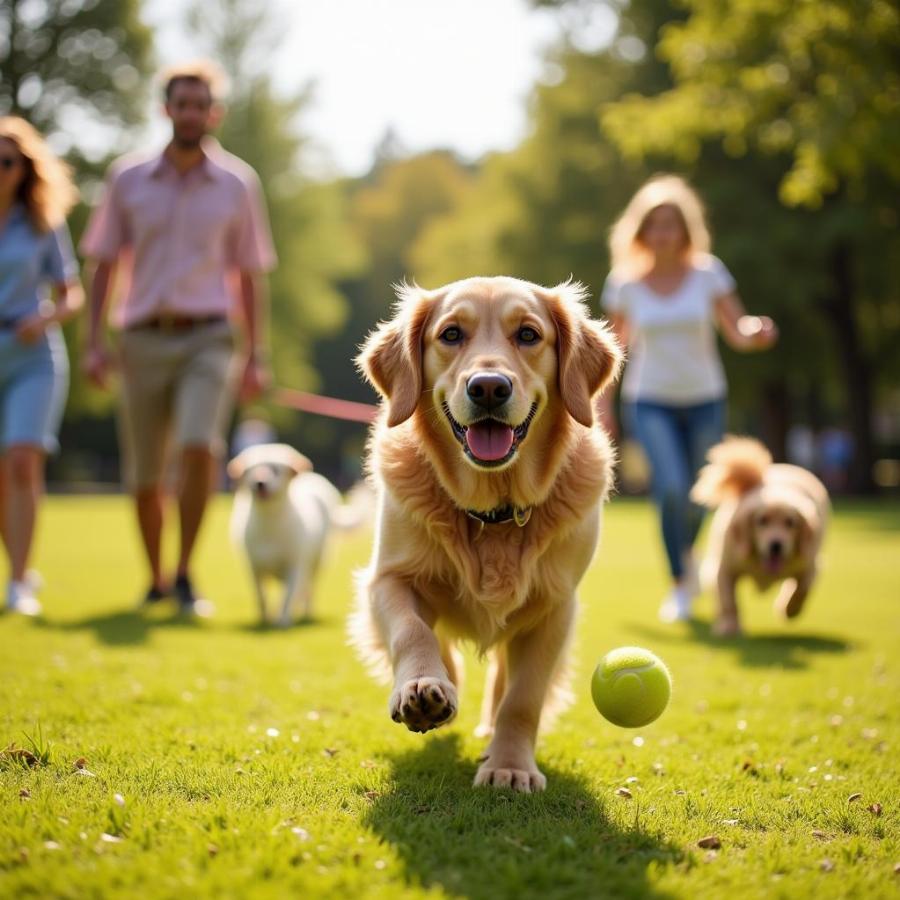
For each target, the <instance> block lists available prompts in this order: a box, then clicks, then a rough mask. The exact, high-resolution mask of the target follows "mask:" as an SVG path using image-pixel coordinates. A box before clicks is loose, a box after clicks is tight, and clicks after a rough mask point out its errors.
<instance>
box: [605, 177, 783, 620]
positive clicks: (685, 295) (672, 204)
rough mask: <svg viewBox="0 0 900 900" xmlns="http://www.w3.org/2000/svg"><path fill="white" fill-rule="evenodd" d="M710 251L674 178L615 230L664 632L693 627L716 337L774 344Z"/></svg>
mask: <svg viewBox="0 0 900 900" xmlns="http://www.w3.org/2000/svg"><path fill="white" fill-rule="evenodd" d="M709 249H710V240H709V232H708V230H707V227H706V223H705V221H704V216H703V209H702V206H701V204H700V200H699V198H698V197H697V195H696V193H695V192H694V191H693V190H692V189H691V187H690V186H689V185H688V184H687V183H686V182H685V181H684V180H683V179H681V178H678V177H677V176H674V175H661V176H656V177H654V178H652V179H651V180H650V181H648V182H647V183H646V184H645V185H644V186H643V187H642V188H641V189H640V190H639V191H638V192H637V194H635V196H634V197H633V198H632V200H631V202H630V203H629V204H628V207H627V208H626V210H625V212H624V213H623V214H622V216H621V218H620V219H619V220H618V222H616V224H615V225H614V226H613V229H612V234H611V236H610V250H611V255H612V272H611V274H610V276H609V278H608V279H607V283H606V286H605V287H604V290H603V305H604V307H605V309H606V311H607V313H608V314H609V317H610V319H611V321H612V324H613V327H614V328H615V330H616V333H617V334H618V335H619V337H620V339H621V340H622V341H623V342H625V343H627V344H628V348H629V354H628V356H629V361H628V364H627V367H626V370H625V376H624V378H623V381H622V401H623V402H622V410H623V417H624V419H625V421H626V423H627V425H628V427H629V430H631V431H633V433H634V435H635V437H636V438H637V439H638V441H639V442H640V443H641V445H642V446H643V448H644V451H645V453H646V455H647V458H648V461H649V463H650V468H651V470H652V476H653V496H654V499H655V501H656V504H657V506H658V508H659V512H660V519H661V525H662V536H663V544H664V546H665V551H666V556H667V559H668V563H669V570H670V572H671V576H672V582H673V586H672V590H671V592H670V593H669V594H668V596H667V597H666V598H665V600H664V601H663V605H662V608H661V609H660V617H661V618H663V619H664V620H666V621H674V620H678V619H687V618H689V616H690V606H691V600H692V598H693V595H694V594H695V593H696V592H697V587H696V575H695V572H694V566H693V560H692V557H691V548H692V546H693V543H694V540H695V538H696V537H697V532H698V531H699V530H700V524H701V520H702V511H701V509H700V507H698V506H696V505H695V504H693V503H691V501H690V499H689V493H690V489H691V486H692V484H693V482H694V478H695V476H696V474H697V471H698V470H699V468H700V466H701V465H702V464H703V461H704V458H705V456H706V452H707V451H708V450H709V448H710V447H712V446H713V445H714V444H716V443H718V441H719V440H721V438H722V434H723V432H724V426H725V395H726V384H725V373H724V370H723V368H722V361H721V359H720V358H719V352H718V349H717V346H716V328H718V329H719V331H720V332H721V333H722V336H723V337H724V338H725V340H726V341H727V342H728V344H729V345H730V346H732V347H734V348H735V349H736V350H743V351H752V350H763V349H766V348H768V347H770V346H771V345H772V344H773V343H774V342H775V340H776V339H777V330H776V328H775V325H774V323H773V322H772V320H771V319H769V318H757V317H755V316H747V315H745V314H744V310H743V307H742V305H741V302H740V300H739V299H738V296H737V294H736V293H735V282H734V279H733V278H732V277H731V274H730V273H729V271H728V270H727V269H726V268H725V266H724V265H723V263H722V262H721V260H719V259H717V258H716V257H715V256H712V255H711V254H710V252H709ZM606 397H607V403H609V399H608V398H609V395H608V394H607V395H606ZM607 421H611V416H607ZM613 430H615V429H613Z"/></svg>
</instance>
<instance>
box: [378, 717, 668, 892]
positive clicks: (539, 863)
mask: <svg viewBox="0 0 900 900" xmlns="http://www.w3.org/2000/svg"><path fill="white" fill-rule="evenodd" d="M391 767H392V770H391V773H390V775H389V782H390V785H391V788H390V789H389V790H388V791H386V792H385V793H384V794H382V795H381V796H378V797H377V798H375V800H374V802H373V804H372V806H371V808H370V809H369V811H368V812H367V814H366V816H365V817H364V820H363V822H364V824H365V825H366V826H367V827H369V828H371V829H372V830H373V831H374V832H375V833H376V834H377V835H378V837H379V839H380V840H381V841H383V842H385V843H387V844H389V845H390V846H391V847H393V849H394V851H395V852H396V854H397V856H398V857H399V859H400V860H401V861H402V862H403V865H404V866H405V869H406V879H407V883H408V884H410V885H421V886H424V887H426V888H428V887H440V888H442V889H443V890H444V891H445V892H446V893H447V894H449V895H451V896H455V897H471V898H491V900H497V898H505V897H509V898H513V897H514V898H524V897H543V898H558V897H560V898H561V897H573V898H575V897H579V898H580V897H642V898H643V897H648V898H662V897H668V896H669V895H668V894H665V893H662V892H660V891H659V890H657V889H655V888H654V887H653V885H652V884H650V882H649V880H648V877H647V869H648V866H665V865H666V864H668V863H672V862H678V861H679V860H680V859H681V858H682V855H683V853H682V851H681V850H680V849H679V848H677V847H675V846H672V845H669V844H667V843H665V842H664V841H663V840H661V839H660V838H658V837H656V836H653V835H650V834H646V833H644V832H643V831H642V830H641V827H640V820H639V813H640V809H639V807H638V806H637V805H636V804H635V807H634V823H633V825H632V826H631V827H629V828H624V829H623V828H621V827H620V826H618V825H615V824H613V823H612V822H611V821H610V820H609V819H608V818H607V817H606V814H605V812H604V808H603V805H602V804H601V803H600V802H599V801H598V799H597V797H596V796H594V794H593V793H592V792H591V790H590V789H589V787H588V786H587V784H586V782H584V781H583V780H582V779H580V778H578V777H577V776H576V775H573V774H572V773H570V772H561V771H558V770H554V769H553V768H552V767H551V768H548V767H547V766H542V767H541V768H542V770H543V772H544V774H545V775H546V776H547V780H548V786H547V790H546V791H545V792H544V793H541V794H535V795H525V794H515V793H513V792H512V791H496V790H492V789H488V788H479V789H474V788H473V787H472V779H473V778H474V776H475V765H474V764H473V763H472V762H470V761H469V760H467V759H463V758H461V757H460V748H459V736H458V735H453V734H450V735H446V736H441V737H431V738H428V739H426V743H425V746H424V747H422V748H421V749H418V750H411V751H408V752H405V753H398V754H396V755H394V756H392V758H391Z"/></svg>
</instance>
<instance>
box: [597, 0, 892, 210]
mask: <svg viewBox="0 0 900 900" xmlns="http://www.w3.org/2000/svg"><path fill="white" fill-rule="evenodd" d="M684 6H685V7H686V9H687V10H688V12H689V15H688V17H687V19H686V20H684V21H683V22H674V23H671V24H669V25H667V26H666V27H665V29H664V30H663V32H662V36H661V39H660V41H659V44H658V48H657V52H658V53H659V56H660V58H661V59H662V60H664V61H665V62H667V63H668V64H669V66H670V67H671V70H672V73H673V76H674V80H675V86H674V87H673V88H671V89H670V90H667V91H663V92H661V93H659V94H656V95H654V96H650V97H643V96H638V95H635V96H631V97H625V98H624V99H623V100H622V101H621V102H620V103H617V104H615V105H614V106H613V107H612V108H611V109H610V110H608V111H607V113H606V115H605V118H604V122H605V124H606V126H607V127H608V128H609V130H610V133H611V134H612V135H613V137H614V138H615V139H616V141H617V142H618V144H619V145H620V146H621V147H622V149H623V151H624V152H625V153H626V155H636V156H643V155H646V154H647V153H651V154H652V153H660V154H664V155H667V156H675V157H676V158H681V159H690V158H696V156H697V155H698V153H699V151H700V147H701V145H702V142H703V141H704V140H706V139H708V138H717V139H721V140H722V141H723V144H724V146H725V148H726V149H727V150H728V151H729V152H731V153H732V154H733V155H735V156H740V155H743V154H744V153H745V152H746V150H747V148H748V147H753V148H755V149H756V150H758V152H760V153H761V154H762V155H765V156H771V155H779V154H786V155H787V156H788V157H789V158H790V165H789V167H788V169H787V171H786V172H785V174H784V177H783V178H782V180H781V184H780V195H781V199H782V200H783V201H784V202H785V203H786V204H787V205H790V206H796V205H801V204H802V205H807V206H810V207H819V206H821V205H822V203H823V200H824V198H825V197H826V196H827V195H828V194H831V193H833V192H836V191H837V190H838V189H839V188H840V187H841V186H842V185H848V186H849V187H850V188H851V190H852V191H854V192H860V191H863V190H864V189H865V186H866V183H867V182H871V181H874V182H875V183H877V182H878V181H879V180H880V179H885V180H887V181H889V182H891V183H893V184H898V183H900V67H898V62H897V61H898V55H900V9H898V7H897V5H896V3H894V2H891V0H871V2H867V3H858V2H856V0H798V2H795V3H779V2H771V0H725V2H721V0H686V2H685V3H684Z"/></svg>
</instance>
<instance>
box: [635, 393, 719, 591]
mask: <svg viewBox="0 0 900 900" xmlns="http://www.w3.org/2000/svg"><path fill="white" fill-rule="evenodd" d="M624 412H625V419H626V423H627V427H628V430H629V431H630V432H631V433H632V434H633V435H634V436H635V437H636V438H637V439H638V441H639V442H640V444H641V446H642V447H643V448H644V453H645V454H646V455H647V460H648V461H649V463H650V469H651V472H652V488H653V499H654V500H655V502H656V505H657V508H658V509H659V514H660V519H661V524H662V537H663V544H664V545H665V548H666V556H667V557H668V560H669V569H670V571H671V573H672V577H673V578H675V579H676V580H677V579H679V578H681V576H682V575H683V574H684V555H685V553H686V552H687V551H688V550H690V549H691V547H692V546H693V544H694V541H695V540H696V538H697V533H698V532H699V531H700V525H701V524H702V522H703V509H702V507H699V506H697V505H696V504H695V503H692V502H691V501H690V498H689V494H690V491H691V487H692V486H693V484H694V479H695V478H696V477H697V472H698V471H699V470H700V467H701V466H702V465H703V462H704V460H705V458H706V453H707V451H708V450H709V448H710V447H712V446H713V445H714V444H717V443H718V442H719V441H720V440H722V434H723V432H724V429H725V401H724V400H712V401H710V402H707V403H698V404H696V405H694V406H670V405H668V404H665V403H653V402H647V401H644V400H638V401H635V402H632V403H627V404H626V405H625V407H624Z"/></svg>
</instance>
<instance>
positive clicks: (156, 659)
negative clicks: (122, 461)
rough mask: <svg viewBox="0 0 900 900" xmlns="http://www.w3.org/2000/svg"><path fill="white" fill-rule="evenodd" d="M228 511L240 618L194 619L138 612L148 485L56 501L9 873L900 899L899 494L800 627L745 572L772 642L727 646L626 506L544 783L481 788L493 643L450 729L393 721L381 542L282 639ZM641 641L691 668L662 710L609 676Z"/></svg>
mask: <svg viewBox="0 0 900 900" xmlns="http://www.w3.org/2000/svg"><path fill="white" fill-rule="evenodd" d="M227 511H228V506H227V500H226V499H224V498H223V499H221V500H220V501H219V502H218V503H217V505H216V507H215V510H214V514H213V516H212V518H211V520H210V522H209V524H208V528H207V530H206V532H205V533H204V535H203V537H202V547H201V552H200V555H199V559H198V564H197V575H198V580H199V582H200V584H201V585H202V587H203V588H204V589H205V591H206V592H207V593H208V594H209V595H210V596H211V597H212V598H214V599H215V601H216V602H217V604H218V608H219V615H218V617H217V618H216V619H215V620H214V621H212V622H209V623H203V624H199V625H192V624H188V623H185V622H182V621H178V620H173V619H171V618H168V617H167V616H166V615H164V614H162V612H161V611H160V612H158V613H155V614H154V615H152V616H147V617H141V616H138V615H136V614H134V613H133V612H131V610H132V608H133V606H134V601H135V599H136V598H137V596H138V594H139V593H140V591H141V589H142V587H143V586H144V573H143V568H142V564H141V561H140V558H139V556H138V554H137V547H136V541H135V535H134V531H133V525H132V520H131V516H130V511H129V509H128V507H127V506H126V504H125V502H124V501H123V500H122V499H120V498H104V499H96V498H78V499H74V498H72V499H67V498H51V499H50V500H49V501H48V502H47V504H46V507H45V510H44V518H43V521H42V525H41V534H40V542H39V548H38V553H37V557H38V558H37V563H38V565H39V567H40V569H41V570H42V572H43V574H44V577H45V579H46V582H47V586H46V589H45V591H44V595H43V596H44V600H45V607H46V618H45V620H44V621H43V622H34V621H27V620H23V619H21V618H17V617H11V616H3V617H2V618H0V691H2V693H0V697H2V700H0V746H6V745H7V744H9V743H11V742H15V743H16V744H17V745H18V746H19V747H25V748H29V749H30V750H32V752H34V753H35V754H36V755H37V756H43V757H44V759H45V764H44V765H42V766H40V767H36V768H32V767H29V766H28V765H27V764H24V763H23V761H22V760H21V759H15V760H11V759H6V761H5V762H2V763H0V896H2V897H13V896H15V897H29V896H39V897H79V898H84V897H100V896H113V895H118V896H140V897H167V896H171V897H174V896H181V897H183V896H190V897H233V896H242V897H243V896H252V897H290V896H294V897H304V896H307V897H308V896H328V897H335V896H337V897H341V896H366V897H385V898H387V897H391V898H394V897H398V896H415V897H419V896H428V897H445V896H447V897H484V898H500V897H529V896H534V897H543V898H557V897H603V896H615V897H621V896H641V897H703V896H707V897H721V896H739V897H766V898H768V897H790V898H797V897H807V896H812V895H815V896H816V897H817V898H825V897H839V896H844V897H851V896H852V897H867V898H871V897H880V896H883V897H889V896H892V897H895V896H897V895H898V890H900V875H895V874H894V865H895V863H898V862H900V845H898V822H900V809H898V805H900V790H898V767H897V764H896V759H897V751H898V749H900V728H898V721H900V704H898V698H900V661H898V659H900V654H898V650H900V646H898V645H900V616H898V612H900V565H898V563H900V552H898V551H900V510H898V509H897V508H896V506H895V507H893V508H889V507H888V506H886V505H885V506H881V507H879V506H863V505H851V506H846V507H842V508H841V509H840V510H839V513H838V515H837V516H836V521H835V522H834V525H833V528H832V531H831V533H830V535H829V538H828V541H827V546H826V553H825V562H824V566H823V574H822V578H821V582H820V584H819V586H818V587H817V588H816V590H815V593H814V595H813V597H812V600H811V603H810V605H809V608H808V610H807V612H806V614H805V615H804V617H803V618H801V619H800V620H799V621H797V622H795V623H793V624H791V625H790V626H786V625H784V624H782V623H780V622H778V621H776V620H775V619H774V617H773V615H772V613H771V610H770V601H771V597H756V596H753V595H752V592H751V591H750V590H745V591H744V598H743V610H744V617H745V622H746V627H747V637H746V638H744V639H742V640H739V641H733V642H729V643H722V642H719V641H717V640H715V639H714V638H712V637H711V635H710V632H709V627H708V622H709V619H710V616H711V602H710V600H709V599H708V598H704V599H703V600H702V601H701V603H700V606H699V615H700V621H699V622H698V623H696V624H694V625H693V626H691V627H687V626H684V627H674V628H672V627H664V626H662V625H660V624H659V623H658V622H657V621H656V618H655V613H656V605H657V601H658V599H659V597H660V595H661V593H662V591H663V588H664V581H663V570H662V558H661V550H660V548H659V546H658V541H657V538H656V534H655V524H654V521H653V518H652V515H651V512H650V509H649V507H647V506H646V505H645V504H643V503H632V502H626V501H624V500H616V501H614V502H613V504H612V505H611V506H610V508H609V510H608V513H607V518H606V525H605V533H604V537H603V545H602V548H601V551H600V555H599V557H598V559H597V561H596V563H595V565H594V566H593V568H592V569H591V571H590V573H589V575H588V577H587V579H586V581H585V583H584V585H583V591H582V598H583V608H584V611H583V615H582V618H581V621H580V623H579V626H578V641H577V655H578V659H579V665H578V668H577V677H576V681H575V687H576V691H577V696H578V700H577V703H576V705H575V706H574V707H573V709H572V710H570V711H569V712H568V713H566V714H565V715H564V716H563V718H562V719H561V720H560V722H559V724H558V726H557V728H556V729H555V730H554V731H553V732H552V733H550V734H548V735H546V736H545V737H544V738H543V739H542V740H541V743H540V747H539V752H538V761H539V763H540V764H541V766H542V768H543V770H544V772H545V773H546V774H547V776H548V778H549V787H548V790H547V792H546V793H544V794H542V795H537V796H520V795H514V794H511V793H506V792H490V791H477V792H476V791H474V790H472V789H471V788H470V782H471V779H472V777H473V775H474V772H475V768H476V758H477V755H478V752H479V747H480V743H479V742H478V741H477V740H476V739H474V738H473V737H472V736H471V732H472V728H473V726H474V725H475V723H476V718H477V708H478V700H479V680H480V674H481V666H480V664H479V663H478V661H477V660H474V659H473V660H471V665H470V666H469V672H468V678H467V682H466V686H465V690H464V692H463V703H462V710H461V714H460V716H459V719H458V720H457V722H455V723H454V724H453V725H452V726H450V727H449V728H447V729H444V730H441V731H439V732H437V733H433V734H430V735H427V736H422V735H413V734H410V733H407V732H406V731H405V730H403V729H402V728H400V727H399V726H397V725H395V724H394V723H392V722H391V721H390V719H389V718H388V715H387V711H386V710H387V691H386V689H385V688H384V687H382V686H379V685H377V684H374V683H373V682H371V681H370V680H369V679H368V678H367V677H366V676H365V675H364V673H363V670H362V667H361V666H360V665H359V663H358V662H357V661H356V659H355V658H354V656H353V654H352V653H351V651H350V650H349V649H348V648H347V647H346V645H345V638H344V618H345V612H346V610H347V605H348V601H349V594H350V579H351V571H352V570H353V568H354V567H356V566H357V565H359V564H360V563H361V562H363V561H364V559H365V558H366V556H367V552H368V544H369V537H368V535H365V534H359V535H352V536H348V537H343V538H339V539H338V541H337V542H336V545H335V547H334V552H333V554H332V558H331V561H330V563H329V566H328V569H327V571H326V572H325V574H324V576H323V579H322V581H321V583H320V585H319V590H318V610H319V619H318V620H317V621H316V623H315V624H312V625H306V626H302V627H298V628H295V629H293V630H291V631H288V632H275V631H272V632H262V631H260V630H259V629H258V628H257V627H256V626H255V624H254V605H253V602H252V600H251V595H250V591H249V585H248V583H247V580H246V577H245V574H244V571H243V568H242V566H241V561H240V560H239V559H237V558H236V557H235V556H234V555H233V554H232V553H231V552H230V550H229V548H228V543H227V540H226V520H227ZM630 643H637V644H642V645H645V646H648V647H650V648H652V649H653V650H655V651H656V652H658V653H659V654H660V655H661V656H662V657H663V658H664V659H665V660H666V661H667V662H668V663H669V665H670V667H671V669H672V672H673V675H674V679H675V691H674V696H673V699H672V703H671V706H670V708H669V710H668V711H667V712H666V713H665V715H664V716H663V717H662V718H661V719H660V720H659V721H658V722H656V723H655V724H653V725H651V726H650V727H648V728H645V729H643V730H641V731H639V732H630V731H624V730H619V729H616V728H614V727H613V726H611V725H609V724H608V723H606V722H604V721H603V720H602V719H601V718H600V717H599V716H598V714H597V713H596V712H595V711H594V710H593V707H592V705H591V701H590V695H589V676H590V672H591V669H592V666H593V664H594V662H595V661H596V659H597V658H598V657H599V656H600V655H601V654H602V653H603V652H605V651H606V650H608V649H610V648H612V647H615V646H618V645H622V644H630ZM270 729H273V730H272V731H270ZM26 735H27V737H26ZM29 741H32V742H33V743H30V742H29ZM82 758H83V763H82V765H83V766H84V768H83V769H81V770H78V769H76V768H75V767H74V765H73V764H74V763H75V761H76V760H79V759H82ZM86 773H90V774H86ZM621 787H627V789H628V790H630V791H631V793H632V798H631V799H628V798H626V797H623V796H620V795H618V794H617V793H616V791H617V789H618V788H621ZM23 791H27V792H29V793H30V796H29V797H20V792H23ZM857 793H859V794H861V795H862V796H861V798H860V799H859V800H857V801H854V802H848V798H849V797H850V796H851V795H853V794H857ZM116 795H121V798H120V799H122V800H123V801H124V805H121V804H120V802H118V801H117V798H116ZM873 803H880V804H882V807H883V814H882V815H881V816H876V815H875V814H874V813H873V812H871V811H869V809H868V807H869V806H870V805H871V804H873ZM104 835H106V837H104ZM708 835H717V836H718V837H719V838H720V840H721V849H720V850H718V851H717V852H711V851H707V850H704V849H701V848H699V847H698V846H697V841H698V839H700V838H703V837H705V836H708Z"/></svg>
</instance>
